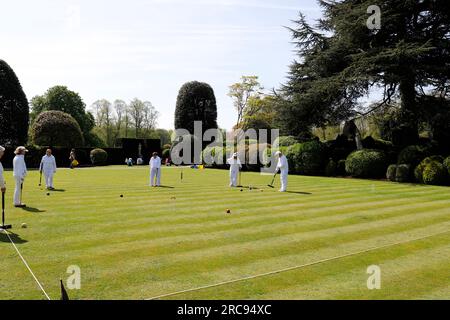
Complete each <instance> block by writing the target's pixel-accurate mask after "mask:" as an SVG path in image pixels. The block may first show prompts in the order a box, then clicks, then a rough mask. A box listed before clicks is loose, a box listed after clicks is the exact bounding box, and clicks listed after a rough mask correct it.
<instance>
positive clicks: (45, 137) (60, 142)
mask: <svg viewBox="0 0 450 320" xmlns="http://www.w3.org/2000/svg"><path fill="white" fill-rule="evenodd" d="M31 137H32V140H33V143H34V144H36V145H40V146H58V147H80V146H83V144H84V139H83V134H82V132H81V129H80V126H79V125H78V123H77V122H76V121H75V119H74V118H73V117H72V116H71V115H70V114H67V113H64V112H62V111H45V112H42V113H41V114H39V116H38V117H37V118H36V120H35V121H34V123H33V125H32V127H31Z"/></svg>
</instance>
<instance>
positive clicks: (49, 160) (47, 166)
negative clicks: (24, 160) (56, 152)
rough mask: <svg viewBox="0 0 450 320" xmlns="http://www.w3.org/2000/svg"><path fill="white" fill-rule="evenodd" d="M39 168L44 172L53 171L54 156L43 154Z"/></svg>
mask: <svg viewBox="0 0 450 320" xmlns="http://www.w3.org/2000/svg"><path fill="white" fill-rule="evenodd" d="M41 170H42V171H44V172H46V173H54V172H56V159H55V156H53V155H51V156H48V155H45V156H43V157H42V160H41Z"/></svg>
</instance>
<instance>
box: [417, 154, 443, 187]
mask: <svg viewBox="0 0 450 320" xmlns="http://www.w3.org/2000/svg"><path fill="white" fill-rule="evenodd" d="M443 162H444V158H442V157H441V156H431V157H428V158H425V159H423V160H422V162H420V164H419V165H418V166H417V167H416V169H415V170H414V178H415V180H416V181H417V182H419V183H425V180H424V172H425V169H426V168H427V167H428V166H430V165H434V164H440V165H442V163H443Z"/></svg>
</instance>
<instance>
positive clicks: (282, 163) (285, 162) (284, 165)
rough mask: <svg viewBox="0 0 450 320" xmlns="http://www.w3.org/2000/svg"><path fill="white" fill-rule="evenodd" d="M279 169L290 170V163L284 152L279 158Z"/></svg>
mask: <svg viewBox="0 0 450 320" xmlns="http://www.w3.org/2000/svg"><path fill="white" fill-rule="evenodd" d="M277 169H280V170H281V171H284V172H288V171H289V163H288V160H287V158H286V156H285V155H284V154H282V155H281V157H279V159H278V164H277Z"/></svg>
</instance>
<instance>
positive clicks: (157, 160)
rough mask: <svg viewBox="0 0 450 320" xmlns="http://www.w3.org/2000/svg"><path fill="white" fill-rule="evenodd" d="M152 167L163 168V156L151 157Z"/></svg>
mask: <svg viewBox="0 0 450 320" xmlns="http://www.w3.org/2000/svg"><path fill="white" fill-rule="evenodd" d="M150 168H151V169H160V168H161V158H160V157H156V158H155V157H151V159H150Z"/></svg>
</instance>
